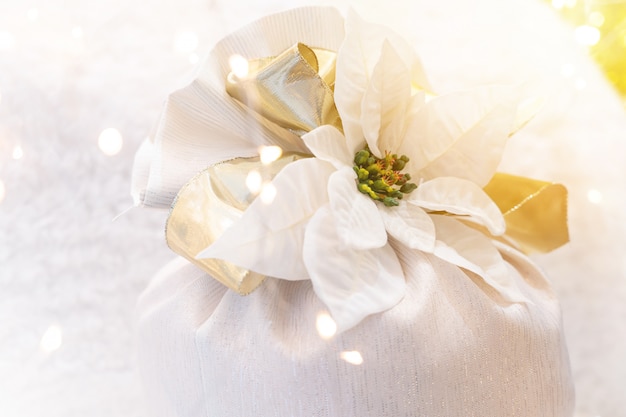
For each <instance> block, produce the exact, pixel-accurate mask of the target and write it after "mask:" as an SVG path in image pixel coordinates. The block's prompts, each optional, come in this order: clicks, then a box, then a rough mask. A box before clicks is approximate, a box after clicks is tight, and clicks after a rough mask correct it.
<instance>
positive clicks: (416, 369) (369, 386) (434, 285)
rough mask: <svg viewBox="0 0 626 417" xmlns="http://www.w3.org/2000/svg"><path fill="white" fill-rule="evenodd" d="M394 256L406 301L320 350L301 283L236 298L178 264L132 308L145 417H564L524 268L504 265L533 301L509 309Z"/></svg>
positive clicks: (557, 344) (553, 323) (440, 272)
mask: <svg viewBox="0 0 626 417" xmlns="http://www.w3.org/2000/svg"><path fill="white" fill-rule="evenodd" d="M399 253H400V258H401V262H402V266H403V269H404V271H405V273H406V278H407V290H406V296H405V297H404V299H403V300H402V301H401V302H400V303H399V304H398V305H397V306H396V307H394V308H392V309H390V310H388V311H385V312H383V313H380V314H375V315H372V316H369V317H368V318H366V319H365V320H364V321H363V322H361V323H360V324H359V325H357V326H356V327H354V328H353V329H351V330H348V331H346V332H343V333H341V334H338V335H335V336H333V337H331V338H329V339H325V338H324V337H323V336H324V335H325V333H324V332H325V331H326V330H327V329H324V327H323V326H324V320H323V319H324V318H325V317H326V316H325V312H326V308H325V306H324V305H323V304H322V303H321V302H320V300H319V299H318V297H317V296H316V295H315V293H314V292H313V289H312V287H311V283H310V281H297V282H290V281H285V280H278V279H271V278H268V279H267V280H266V281H265V282H264V283H263V285H261V286H260V287H259V288H258V289H257V290H256V291H255V292H253V293H252V294H250V295H248V296H241V295H238V294H237V293H235V292H234V291H231V290H228V289H227V288H226V287H224V286H223V285H222V284H220V283H219V282H218V281H216V280H214V279H213V278H212V277H210V276H208V275H207V274H206V273H204V272H202V271H201V270H199V269H197V268H196V267H195V266H193V265H192V264H190V263H188V262H187V261H186V260H183V259H179V260H177V261H175V262H173V263H172V264H170V265H168V266H167V267H165V268H164V269H163V270H162V271H161V272H160V273H159V275H158V276H157V277H156V278H155V279H154V281H153V282H152V284H151V285H150V287H149V288H148V289H147V290H146V292H145V293H144V294H143V296H142V298H141V300H140V302H139V360H140V368H141V372H142V375H143V377H144V382H145V387H146V393H147V398H148V400H149V401H148V402H149V404H150V405H151V407H152V410H151V414H150V415H153V416H179V417H191V416H194V417H199V416H206V417H209V416H211V417H219V416H239V417H248V416H249V417H252V416H255V417H256V416H281V417H305V416H306V417H309V416H324V417H367V416H369V417H397V416H407V417H409V416H415V417H418V416H420V417H421V416H428V417H471V416H476V417H479V416H480V417H508V416H510V417H513V416H516V417H539V416H540V417H566V416H571V415H572V412H573V408H574V393H573V385H572V378H571V375H570V368H569V362H568V355H567V349H566V345H565V340H564V336H563V329H562V325H561V315H560V310H559V305H558V303H557V301H556V299H555V297H554V294H553V293H552V291H551V289H550V285H549V283H548V282H547V281H546V279H545V277H544V276H543V274H542V273H541V272H540V271H539V270H538V269H537V268H536V267H535V266H534V265H533V264H532V263H531V262H530V261H529V260H528V259H527V258H526V257H524V256H523V255H521V254H519V253H518V252H516V251H513V250H508V251H506V252H505V253H504V254H503V255H504V258H505V260H506V261H507V265H508V267H509V271H510V274H511V276H512V277H513V278H514V279H515V281H516V283H517V285H518V287H519V288H520V290H521V291H522V292H523V294H524V295H525V296H526V297H527V298H528V299H530V300H531V302H532V303H528V304H510V303H507V302H503V300H502V299H501V298H500V295H499V294H498V293H497V292H495V291H494V290H492V289H491V288H490V287H489V286H487V285H485V284H484V282H483V281H482V280H481V279H480V278H478V277H477V276H475V275H474V274H472V273H471V272H467V271H464V270H462V269H460V268H458V267H457V266H454V265H452V264H449V263H446V262H444V261H442V260H440V259H438V258H436V257H434V256H432V255H428V254H424V253H422V252H419V251H412V250H407V249H406V248H402V249H400V250H399ZM317 325H319V326H321V328H318V327H319V326H317ZM331 330H332V329H331ZM320 332H321V333H320Z"/></svg>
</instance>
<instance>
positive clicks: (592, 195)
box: [587, 190, 603, 204]
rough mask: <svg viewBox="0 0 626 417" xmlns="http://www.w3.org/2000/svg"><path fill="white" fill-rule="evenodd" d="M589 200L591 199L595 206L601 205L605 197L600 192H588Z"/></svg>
mask: <svg viewBox="0 0 626 417" xmlns="http://www.w3.org/2000/svg"><path fill="white" fill-rule="evenodd" d="M587 199H589V201H590V202H592V203H593V204H600V203H602V199H603V196H602V193H601V192H600V191H598V190H589V191H588V192H587Z"/></svg>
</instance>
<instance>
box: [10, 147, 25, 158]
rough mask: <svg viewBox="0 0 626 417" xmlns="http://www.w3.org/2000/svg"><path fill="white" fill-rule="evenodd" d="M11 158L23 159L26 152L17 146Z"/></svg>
mask: <svg viewBox="0 0 626 417" xmlns="http://www.w3.org/2000/svg"><path fill="white" fill-rule="evenodd" d="M11 156H12V157H13V159H15V160H18V159H22V157H23V156H24V150H23V149H22V147H21V146H20V145H15V147H14V148H13V153H12V154H11Z"/></svg>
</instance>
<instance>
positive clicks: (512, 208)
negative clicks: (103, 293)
mask: <svg viewBox="0 0 626 417" xmlns="http://www.w3.org/2000/svg"><path fill="white" fill-rule="evenodd" d="M335 57H336V53H334V52H331V51H327V50H323V49H315V48H309V47H307V46H306V45H303V44H300V43H299V44H296V45H295V46H293V47H292V48H290V49H288V50H286V51H285V52H284V53H282V54H281V55H279V56H277V57H274V58H264V59H257V60H252V61H250V62H249V67H248V68H249V69H248V73H247V75H246V76H243V77H237V76H235V75H234V74H233V73H231V74H229V75H228V77H227V83H226V84H227V86H226V89H227V92H228V93H229V94H230V95H231V96H232V97H234V98H235V99H237V100H238V101H240V102H241V103H243V104H244V105H246V106H247V107H249V108H250V109H251V110H253V111H254V112H256V113H257V114H258V115H260V116H261V117H264V118H267V119H269V120H271V121H272V122H274V123H276V124H278V125H280V126H281V127H283V128H285V129H288V130H291V131H292V132H294V133H296V134H297V135H302V134H304V133H306V132H309V131H311V130H313V129H315V128H316V127H319V126H321V125H325V124H330V125H333V126H335V127H337V128H339V129H341V119H340V118H339V114H338V112H337V108H336V107H335V102H334V98H333V89H334V79H335V72H334V71H335ZM301 157H304V156H303V155H285V156H283V157H282V158H280V159H278V160H277V161H275V162H273V163H271V164H262V163H261V162H260V160H259V159H258V158H249V159H241V158H239V159H235V160H232V161H227V162H223V163H220V164H217V165H214V166H212V167H209V168H207V169H206V170H204V171H202V172H201V173H199V174H198V175H197V176H196V177H195V178H194V179H192V180H191V181H190V182H189V183H188V184H187V185H185V186H184V187H183V188H182V189H181V191H180V192H179V194H178V196H177V198H176V200H175V201H174V203H173V205H172V209H171V212H170V215H169V218H168V220H167V226H166V240H167V243H168V245H169V246H170V248H171V249H172V250H173V251H174V252H176V253H178V254H179V255H181V256H183V257H185V258H187V259H188V260H189V261H191V262H193V263H194V264H196V265H197V266H199V267H200V268H202V269H203V270H205V271H207V272H208V273H209V274H211V275H212V276H213V277H214V278H215V279H217V280H219V281H220V282H222V283H223V284H224V285H226V286H228V287H229V288H231V289H233V290H235V291H237V292H238V293H240V294H248V293H250V292H251V291H253V290H254V289H255V288H256V287H257V286H258V285H259V284H260V283H261V282H262V281H263V279H264V278H265V277H264V276H262V275H260V274H257V273H255V272H252V271H249V270H246V269H245V268H240V267H238V266H235V265H232V264H230V263H229V262H226V261H223V260H220V259H196V258H195V256H196V255H197V254H198V253H199V252H200V251H202V250H203V249H205V248H206V247H208V246H209V245H211V244H212V243H213V242H215V240H217V238H219V236H221V234H222V233H223V232H224V231H225V230H226V229H227V228H228V227H229V226H230V225H231V224H232V223H234V222H236V221H237V220H238V219H240V218H241V216H242V214H243V212H244V211H245V209H246V208H247V207H248V205H249V204H250V203H251V202H252V200H253V199H254V198H255V197H256V195H254V194H252V193H251V192H250V190H249V189H248V187H247V186H246V177H247V175H248V173H249V172H250V171H253V170H257V171H259V173H261V174H262V175H263V176H264V179H265V180H266V181H271V180H272V178H273V177H274V176H275V175H276V174H277V173H278V172H279V171H280V169H282V168H283V167H284V166H285V165H286V164H288V163H290V162H293V161H294V160H296V159H298V158H301ZM485 191H486V192H487V194H489V196H490V197H491V198H492V199H493V200H494V201H495V202H496V204H497V205H498V207H499V208H500V210H501V211H502V213H503V215H504V218H505V221H506V225H507V232H506V236H507V237H509V238H511V239H513V240H515V241H516V242H517V243H518V244H519V245H520V248H521V249H522V250H523V251H526V252H548V251H550V250H553V249H556V248H557V247H559V246H561V245H563V244H564V243H566V242H567V241H568V239H569V237H568V232H567V221H566V219H567V213H566V211H567V208H566V200H567V191H566V189H565V187H563V186H562V185H558V184H551V183H546V182H542V181H536V180H532V179H528V178H523V177H515V176H512V175H507V174H496V175H495V176H494V178H493V179H492V181H491V182H490V183H489V184H488V185H487V186H486V187H485Z"/></svg>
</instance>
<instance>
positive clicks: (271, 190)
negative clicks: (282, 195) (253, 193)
mask: <svg viewBox="0 0 626 417" xmlns="http://www.w3.org/2000/svg"><path fill="white" fill-rule="evenodd" d="M259 197H260V198H261V201H262V202H263V204H272V202H273V201H274V199H275V198H276V187H275V186H274V184H272V183H271V182H269V183H267V184H264V185H263V189H262V190H261V195H260V196H259Z"/></svg>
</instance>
